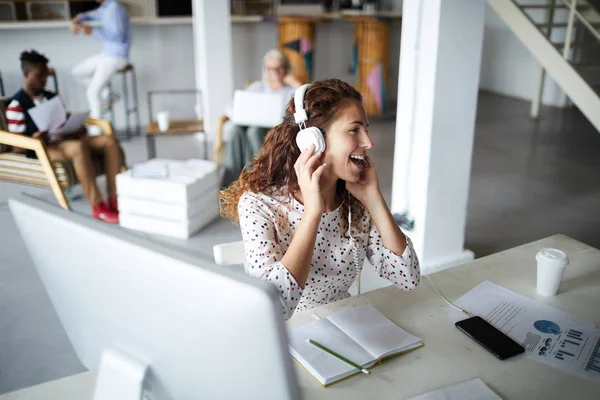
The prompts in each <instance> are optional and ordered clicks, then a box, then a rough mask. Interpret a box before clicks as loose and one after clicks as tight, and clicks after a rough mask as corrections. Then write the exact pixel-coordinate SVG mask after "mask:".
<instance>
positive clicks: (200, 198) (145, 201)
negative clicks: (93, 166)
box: [117, 158, 220, 239]
mask: <svg viewBox="0 0 600 400" xmlns="http://www.w3.org/2000/svg"><path fill="white" fill-rule="evenodd" d="M219 184H220V182H219V172H218V169H217V165H216V164H215V163H213V162H211V161H206V160H188V161H174V160H164V159H156V158H155V159H152V160H150V161H146V162H144V163H141V164H136V165H135V166H134V167H133V168H132V169H130V170H128V171H125V172H123V173H120V174H119V175H118V176H117V196H118V200H119V224H120V225H121V226H122V227H124V228H129V229H135V230H138V231H143V232H148V233H156V234H160V235H166V236H171V237H175V238H180V239H187V238H189V237H190V236H192V235H193V234H194V233H196V232H197V231H199V230H200V229H202V228H203V227H204V226H206V225H208V224H209V223H210V222H211V221H213V220H214V219H215V218H217V217H218V216H219Z"/></svg>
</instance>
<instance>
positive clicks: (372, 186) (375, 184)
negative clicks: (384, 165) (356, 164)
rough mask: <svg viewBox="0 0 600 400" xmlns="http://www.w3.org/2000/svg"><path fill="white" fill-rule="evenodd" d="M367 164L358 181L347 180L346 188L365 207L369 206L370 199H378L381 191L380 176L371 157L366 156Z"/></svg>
mask: <svg viewBox="0 0 600 400" xmlns="http://www.w3.org/2000/svg"><path fill="white" fill-rule="evenodd" d="M365 161H366V162H367V166H366V167H365V168H364V169H363V170H362V172H361V176H360V180H359V181H358V182H346V189H348V191H349V192H350V194H351V195H352V196H354V197H355V198H356V199H357V200H358V201H360V202H361V203H362V204H363V205H364V206H365V207H367V209H368V208H369V207H368V204H367V203H369V201H377V199H378V198H379V197H380V195H381V192H380V190H379V178H377V171H376V170H375V165H374V164H373V160H371V157H369V156H365Z"/></svg>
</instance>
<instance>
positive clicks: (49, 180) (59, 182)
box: [0, 97, 126, 210]
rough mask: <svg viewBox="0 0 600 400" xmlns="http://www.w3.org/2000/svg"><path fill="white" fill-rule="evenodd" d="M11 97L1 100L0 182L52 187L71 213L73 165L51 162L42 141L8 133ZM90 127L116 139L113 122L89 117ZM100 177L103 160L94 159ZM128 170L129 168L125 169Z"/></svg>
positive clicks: (102, 169) (62, 205)
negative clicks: (31, 153) (30, 153)
mask: <svg viewBox="0 0 600 400" xmlns="http://www.w3.org/2000/svg"><path fill="white" fill-rule="evenodd" d="M9 101H10V98H6V97H5V98H2V99H0V180H4V181H9V182H16V183H21V184H27V185H34V186H42V187H49V188H50V189H51V190H52V192H53V193H54V197H56V200H57V201H58V204H60V206H61V207H63V208H64V209H66V210H70V209H71V207H70V204H69V199H68V198H67V196H66V194H65V191H66V190H67V189H68V188H70V187H72V186H74V185H75V184H77V183H78V182H77V178H76V175H75V170H74V168H73V164H72V163H71V162H69V161H63V160H61V161H51V160H50V158H49V157H48V152H47V150H46V145H45V144H44V142H43V141H41V140H39V139H34V138H31V137H27V136H23V135H16V134H14V133H10V132H8V124H7V120H6V107H7V105H8V102H9ZM87 123H88V124H89V125H95V126H98V127H99V128H100V129H101V130H102V133H103V134H104V135H109V136H113V135H114V130H113V127H112V125H111V123H110V122H109V121H106V120H103V119H93V118H88V121H87ZM10 147H20V148H23V149H27V150H33V151H35V154H36V156H37V159H32V158H27V157H26V156H25V155H23V154H17V153H12V152H9V150H10ZM94 164H95V167H96V173H97V175H101V174H103V173H104V163H103V162H102V160H94ZM123 168H124V169H126V167H125V166H123Z"/></svg>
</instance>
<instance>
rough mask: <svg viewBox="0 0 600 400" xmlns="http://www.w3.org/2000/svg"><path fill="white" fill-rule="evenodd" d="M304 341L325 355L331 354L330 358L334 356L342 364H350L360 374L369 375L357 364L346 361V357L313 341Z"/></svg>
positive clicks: (307, 339) (368, 372) (366, 370)
mask: <svg viewBox="0 0 600 400" xmlns="http://www.w3.org/2000/svg"><path fill="white" fill-rule="evenodd" d="M306 341H307V342H308V343H310V344H312V345H313V346H316V347H318V348H320V349H321V350H323V351H324V352H326V353H329V354H331V355H332V356H334V357H335V358H337V359H339V360H342V361H343V362H345V363H346V364H350V365H352V366H353V367H354V368H356V369H358V370H359V371H360V372H362V373H363V374H367V375H370V374H371V372H370V371H369V370H368V369H365V368H363V367H362V366H361V365H358V364H357V363H355V362H353V361H350V360H348V359H347V358H346V357H344V356H342V355H340V354H338V353H336V352H335V351H333V350H331V349H328V348H327V347H325V346H323V345H322V344H321V343H317V342H315V341H314V340H311V339H309V338H306Z"/></svg>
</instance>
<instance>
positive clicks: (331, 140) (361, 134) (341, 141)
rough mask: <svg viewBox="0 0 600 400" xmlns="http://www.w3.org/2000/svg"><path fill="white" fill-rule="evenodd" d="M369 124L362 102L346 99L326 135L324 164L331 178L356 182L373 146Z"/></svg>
mask: <svg viewBox="0 0 600 400" xmlns="http://www.w3.org/2000/svg"><path fill="white" fill-rule="evenodd" d="M368 127H369V122H368V120H367V114H366V113H365V108H364V107H363V105H362V103H360V102H359V101H356V100H349V101H348V103H347V105H346V107H345V108H344V109H343V110H342V111H341V112H340V116H339V118H337V119H336V120H335V121H334V122H333V123H332V124H331V126H330V127H329V128H328V129H327V132H326V133H325V142H326V146H327V147H326V150H325V154H324V156H323V161H324V162H327V163H328V164H329V165H330V166H331V167H330V175H331V178H333V179H335V180H337V179H343V180H345V181H346V182H358V181H359V180H360V176H361V172H362V170H363V169H364V168H365V167H366V166H367V163H366V161H364V156H365V155H366V154H367V150H369V149H370V148H372V147H373V142H372V141H371V137H370V136H369V131H368Z"/></svg>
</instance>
